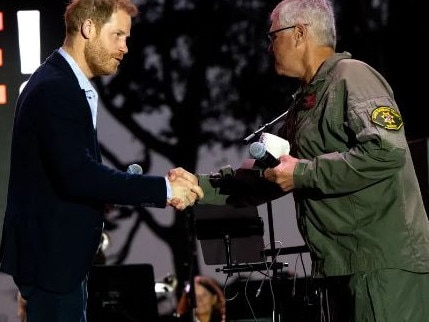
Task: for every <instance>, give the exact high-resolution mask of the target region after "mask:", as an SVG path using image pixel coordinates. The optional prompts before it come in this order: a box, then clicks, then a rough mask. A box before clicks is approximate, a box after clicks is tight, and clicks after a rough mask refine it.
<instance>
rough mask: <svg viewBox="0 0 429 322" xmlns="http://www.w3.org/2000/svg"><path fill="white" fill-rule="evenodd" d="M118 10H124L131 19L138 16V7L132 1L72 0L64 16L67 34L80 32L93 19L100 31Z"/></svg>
mask: <svg viewBox="0 0 429 322" xmlns="http://www.w3.org/2000/svg"><path fill="white" fill-rule="evenodd" d="M118 10H124V11H125V12H126V13H128V14H129V15H130V16H131V17H135V16H137V14H138V8H137V6H136V5H135V4H134V3H133V2H132V1H131V0H71V1H70V3H69V4H68V6H67V8H66V12H65V14H64V20H65V25H66V33H67V34H68V35H69V34H70V35H71V34H74V33H76V32H79V30H80V27H81V25H82V23H83V22H84V21H85V20H86V19H92V20H93V21H94V23H95V26H96V28H97V30H100V29H101V26H103V25H104V24H105V23H106V22H107V21H108V20H109V19H110V17H111V16H112V14H113V13H114V12H115V11H118Z"/></svg>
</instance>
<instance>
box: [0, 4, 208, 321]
mask: <svg viewBox="0 0 429 322" xmlns="http://www.w3.org/2000/svg"><path fill="white" fill-rule="evenodd" d="M137 13H138V11H137V7H136V6H135V5H134V4H133V3H132V2H131V0H72V1H71V3H70V4H69V5H68V6H67V9H66V12H65V16H64V17H65V23H66V37H65V41H64V43H63V46H62V47H61V48H59V49H58V50H56V51H54V53H53V54H52V55H51V56H50V57H49V58H48V59H47V60H46V61H45V62H44V63H43V64H42V65H41V66H40V67H39V68H38V69H37V70H36V71H35V72H34V74H33V75H32V76H31V78H30V80H29V81H28V83H27V85H26V86H25V88H24V90H23V91H22V93H21V95H20V97H19V98H18V102H17V106H16V113H15V120H14V128H13V139H12V149H11V168H10V179H9V191H8V198H7V209H6V215H5V221H4V229H3V236H2V243H1V248H0V261H1V267H0V269H1V271H3V272H5V273H7V274H10V275H12V276H13V279H14V281H15V283H16V284H17V286H18V288H19V290H20V292H21V294H22V296H23V298H24V299H25V300H26V301H27V320H28V322H57V321H58V322H84V321H86V314H85V310H86V297H87V290H86V278H87V273H88V271H89V269H90V266H91V264H92V263H93V260H94V256H95V254H96V251H97V248H98V246H99V243H100V237H101V233H102V230H103V212H104V207H105V204H108V203H111V204H129V205H142V206H145V207H159V208H162V207H166V206H167V205H171V206H173V207H175V208H176V209H178V210H183V209H184V208H186V207H187V206H190V205H193V204H194V203H195V201H197V200H198V199H201V198H202V197H203V192H202V190H201V188H200V187H199V186H198V181H197V178H196V177H195V176H194V175H193V174H191V173H189V172H188V171H186V170H184V169H182V168H176V169H172V170H171V171H170V172H169V174H168V175H166V176H149V175H139V174H130V173H126V172H121V171H117V170H115V169H111V168H109V167H107V166H105V165H103V164H102V163H101V155H100V151H99V148H98V142H97V132H96V115H97V100H98V99H97V92H96V90H95V88H94V87H93V86H92V85H91V82H90V79H91V78H93V77H96V76H103V75H111V74H113V73H115V72H116V70H117V68H118V66H119V64H120V62H121V60H122V59H123V57H124V55H125V54H126V53H127V52H128V48H127V45H126V40H127V38H128V37H129V36H130V29H131V20H132V18H133V17H135V16H136V15H137ZM76 236H77V237H78V238H76Z"/></svg>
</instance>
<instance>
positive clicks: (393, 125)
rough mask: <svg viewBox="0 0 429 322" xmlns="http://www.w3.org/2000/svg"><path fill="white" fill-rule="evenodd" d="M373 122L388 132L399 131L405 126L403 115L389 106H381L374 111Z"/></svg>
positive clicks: (372, 114)
mask: <svg viewBox="0 0 429 322" xmlns="http://www.w3.org/2000/svg"><path fill="white" fill-rule="evenodd" d="M371 120H372V121H373V122H374V123H375V124H377V125H380V126H382V127H384V128H385V129H386V130H399V129H400V128H401V127H402V125H404V122H403V121H402V117H401V114H399V113H398V112H397V111H396V110H395V109H393V108H391V107H388V106H379V107H377V108H376V109H375V110H373V111H372V113H371Z"/></svg>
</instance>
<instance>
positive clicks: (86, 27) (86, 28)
mask: <svg viewBox="0 0 429 322" xmlns="http://www.w3.org/2000/svg"><path fill="white" fill-rule="evenodd" d="M92 31H95V25H94V23H93V22H92V20H91V19H86V20H85V21H84V22H83V24H82V26H81V27H80V32H81V34H82V36H83V37H84V38H85V39H88V38H90V37H91V32H92Z"/></svg>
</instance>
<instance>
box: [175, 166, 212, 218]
mask: <svg viewBox="0 0 429 322" xmlns="http://www.w3.org/2000/svg"><path fill="white" fill-rule="evenodd" d="M168 180H169V182H170V185H171V189H172V192H173V196H172V198H171V199H170V200H167V202H168V204H169V205H170V206H173V207H174V208H176V209H177V210H184V209H185V208H186V207H188V206H193V205H194V203H195V202H196V201H197V200H200V199H202V198H203V197H204V192H203V190H202V189H201V187H200V186H198V178H197V177H196V176H195V175H194V174H192V173H190V172H188V171H186V170H185V169H183V168H180V167H179V168H175V169H171V170H170V171H169V172H168Z"/></svg>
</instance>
